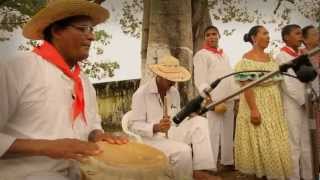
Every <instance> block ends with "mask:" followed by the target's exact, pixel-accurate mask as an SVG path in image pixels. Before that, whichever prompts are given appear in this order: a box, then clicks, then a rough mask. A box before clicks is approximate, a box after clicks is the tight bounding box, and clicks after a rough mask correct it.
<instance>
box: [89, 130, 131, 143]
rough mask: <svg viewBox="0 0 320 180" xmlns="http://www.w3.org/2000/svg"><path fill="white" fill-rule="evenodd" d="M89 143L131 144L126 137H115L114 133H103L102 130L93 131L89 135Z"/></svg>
mask: <svg viewBox="0 0 320 180" xmlns="http://www.w3.org/2000/svg"><path fill="white" fill-rule="evenodd" d="M89 141H92V142H98V141H105V142H108V143H110V144H126V143H128V142H129V140H128V138H127V137H125V136H115V135H113V134H112V133H107V132H102V131H101V130H94V131H92V132H91V133H90V135H89Z"/></svg>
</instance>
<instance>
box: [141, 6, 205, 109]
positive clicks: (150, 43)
mask: <svg viewBox="0 0 320 180" xmlns="http://www.w3.org/2000/svg"><path fill="white" fill-rule="evenodd" d="M203 11H205V12H203ZM195 23H196V24H195ZM207 24H210V19H209V12H208V7H207V0H175V1H172V0H144V16H143V30H142V48H141V57H142V78H141V83H142V84H143V83H145V82H146V81H148V80H149V79H150V78H152V76H153V75H152V73H151V72H150V71H149V69H148V66H149V65H150V64H155V63H157V62H158V60H159V59H160V58H161V57H162V56H164V55H166V54H171V55H173V56H175V57H176V58H178V59H179V60H180V64H181V65H182V66H184V67H185V68H187V69H188V70H189V71H190V72H191V73H192V72H193V62H192V57H193V54H194V51H193V49H194V48H195V49H199V47H200V45H199V44H201V41H202V40H201V39H199V38H202V36H201V34H202V33H201V31H202V29H204V28H205V27H206V26H207ZM193 32H195V33H196V34H193ZM178 87H179V91H180V96H181V103H182V105H183V104H185V103H186V102H187V101H188V100H190V98H193V97H194V95H195V88H194V85H193V80H190V81H188V82H185V83H179V84H178Z"/></svg>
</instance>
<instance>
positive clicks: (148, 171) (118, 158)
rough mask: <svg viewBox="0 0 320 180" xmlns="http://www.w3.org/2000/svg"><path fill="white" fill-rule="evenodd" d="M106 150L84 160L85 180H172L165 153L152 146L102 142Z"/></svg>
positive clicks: (100, 144)
mask: <svg viewBox="0 0 320 180" xmlns="http://www.w3.org/2000/svg"><path fill="white" fill-rule="evenodd" d="M98 145H99V146H100V147H101V148H102V149H103V151H104V152H103V153H101V154H99V155H97V156H93V157H90V158H89V159H88V160H87V161H85V162H82V163H81V165H80V168H81V170H82V172H83V176H84V177H83V178H82V179H83V180H151V179H152V180H172V179H173V173H172V171H171V170H170V166H169V163H168V159H167V157H166V156H165V154H164V153H163V152H161V151H159V150H157V149H155V148H153V147H151V146H148V145H145V144H140V143H135V142H129V143H128V144H124V145H114V144H109V143H106V142H99V143H98Z"/></svg>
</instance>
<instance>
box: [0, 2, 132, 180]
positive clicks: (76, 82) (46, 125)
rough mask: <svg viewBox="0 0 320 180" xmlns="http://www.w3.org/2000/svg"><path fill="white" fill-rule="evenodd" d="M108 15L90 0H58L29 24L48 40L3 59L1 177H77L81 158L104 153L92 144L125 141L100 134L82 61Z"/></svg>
mask: <svg viewBox="0 0 320 180" xmlns="http://www.w3.org/2000/svg"><path fill="white" fill-rule="evenodd" d="M108 17H109V13H108V11H107V10H106V9H104V8H103V7H101V6H99V5H97V4H94V3H90V2H88V1H86V0H55V1H51V3H49V4H48V5H47V6H46V7H45V8H43V9H42V10H40V11H39V12H38V13H37V14H36V15H34V16H33V17H32V19H31V20H30V21H29V22H28V23H27V24H26V25H25V26H24V28H23V35H24V36H25V37H26V38H29V39H32V40H44V42H43V43H42V44H41V45H40V46H39V47H35V48H34V50H33V51H32V52H20V53H17V54H16V55H15V56H14V57H12V58H11V59H8V60H6V59H5V60H2V61H1V64H0V89H1V93H0V99H1V101H0V179H4V180H7V179H10V180H80V178H81V177H80V169H79V168H78V161H82V160H84V159H85V158H86V157H88V156H92V155H97V154H99V153H101V152H102V149H100V148H99V147H98V145H97V144H95V142H98V141H107V142H109V143H114V144H124V143H126V142H127V139H125V138H118V137H114V136H112V135H111V134H109V133H105V132H104V131H103V129H102V127H101V119H100V117H99V115H98V112H97V103H96V94H95V90H94V88H93V86H92V85H91V83H90V82H89V79H88V78H87V77H86V76H85V75H84V73H82V72H81V70H80V68H79V65H78V62H80V61H82V60H85V59H86V58H87V57H88V54H89V49H90V45H91V42H92V41H94V39H95V38H94V34H93V27H94V26H95V25H97V24H99V23H102V22H104V21H105V20H106V19H107V18H108Z"/></svg>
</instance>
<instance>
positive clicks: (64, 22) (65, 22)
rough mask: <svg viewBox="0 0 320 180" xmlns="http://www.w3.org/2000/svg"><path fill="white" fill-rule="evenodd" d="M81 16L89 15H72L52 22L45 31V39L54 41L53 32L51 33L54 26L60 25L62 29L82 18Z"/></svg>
mask: <svg viewBox="0 0 320 180" xmlns="http://www.w3.org/2000/svg"><path fill="white" fill-rule="evenodd" d="M81 17H88V16H83V15H81V16H71V17H67V18H65V19H61V20H58V21H56V22H54V23H52V24H50V25H49V26H48V27H46V28H45V29H44V31H43V39H44V40H46V41H48V42H51V41H52V34H51V29H52V27H58V28H60V29H63V28H65V27H67V26H69V25H70V24H71V23H72V22H73V21H74V20H76V19H78V18H81Z"/></svg>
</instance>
